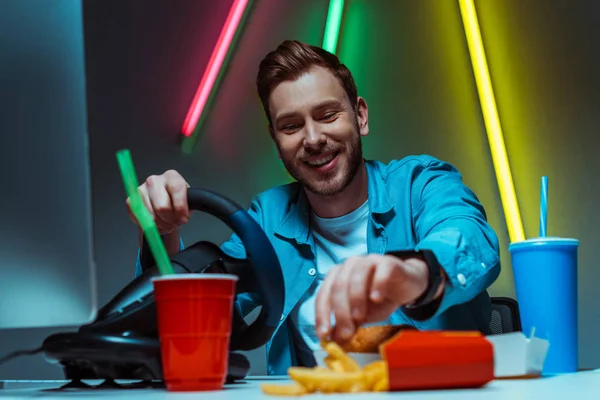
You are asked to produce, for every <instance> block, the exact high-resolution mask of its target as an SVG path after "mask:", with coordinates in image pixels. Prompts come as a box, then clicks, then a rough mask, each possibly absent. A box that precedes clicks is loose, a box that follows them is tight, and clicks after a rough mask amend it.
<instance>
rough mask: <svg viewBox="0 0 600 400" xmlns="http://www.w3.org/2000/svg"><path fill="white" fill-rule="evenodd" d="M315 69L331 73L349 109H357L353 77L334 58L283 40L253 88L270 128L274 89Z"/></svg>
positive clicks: (310, 46) (267, 56)
mask: <svg viewBox="0 0 600 400" xmlns="http://www.w3.org/2000/svg"><path fill="white" fill-rule="evenodd" d="M315 66H319V67H323V68H326V69H328V70H329V71H331V73H332V74H333V75H334V76H335V77H336V78H337V79H338V80H339V81H340V84H341V85H342V87H343V88H344V91H345V92H346V95H347V96H348V100H349V101H350V104H351V105H352V107H355V106H356V101H357V98H358V94H357V90H356V84H355V83H354V78H353V77H352V73H351V72H350V70H349V69H348V68H347V67H346V66H345V65H344V64H342V63H341V62H340V60H339V58H337V56H336V55H335V54H332V53H330V52H328V51H326V50H324V49H322V48H320V47H316V46H312V45H309V44H306V43H302V42H299V41H297V40H286V41H284V42H283V43H281V44H280V45H279V46H278V47H277V49H275V50H273V51H272V52H270V53H269V54H267V55H266V56H265V58H264V59H263V60H262V61H261V63H260V66H259V69H258V75H257V77H256V88H257V90H258V95H259V97H260V101H261V102H262V105H263V108H264V110H265V114H266V115H267V119H268V120H269V124H271V123H272V121H271V115H270V113H269V98H270V96H271V92H272V91H273V89H274V88H275V86H277V85H279V84H280V83H281V82H284V81H290V80H295V79H298V78H299V77H300V76H301V75H302V74H304V73H305V72H307V71H308V70H309V69H310V68H312V67H315Z"/></svg>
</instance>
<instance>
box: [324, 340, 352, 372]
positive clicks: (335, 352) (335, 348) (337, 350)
mask: <svg viewBox="0 0 600 400" xmlns="http://www.w3.org/2000/svg"><path fill="white" fill-rule="evenodd" d="M323 349H325V351H326V352H327V353H328V354H329V355H330V356H331V357H332V358H334V359H336V360H339V361H340V362H341V363H342V367H343V368H344V371H345V372H358V371H360V365H358V363H357V362H356V361H354V360H353V359H352V357H350V356H349V355H348V354H346V352H344V350H342V348H341V347H340V346H339V345H338V344H337V343H335V342H327V343H325V346H324V347H323Z"/></svg>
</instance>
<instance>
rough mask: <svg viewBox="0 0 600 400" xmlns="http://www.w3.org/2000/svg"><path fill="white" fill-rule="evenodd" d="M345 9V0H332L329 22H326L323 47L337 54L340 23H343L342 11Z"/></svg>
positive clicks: (328, 13) (330, 2) (328, 15)
mask: <svg viewBox="0 0 600 400" xmlns="http://www.w3.org/2000/svg"><path fill="white" fill-rule="evenodd" d="M343 11H344V0H330V1H329V11H328V12H327V22H326V23H325V35H324V36H323V48H324V49H325V50H327V51H328V52H330V53H333V54H335V51H336V48H337V43H338V37H339V34H340V25H341V24H342V12H343Z"/></svg>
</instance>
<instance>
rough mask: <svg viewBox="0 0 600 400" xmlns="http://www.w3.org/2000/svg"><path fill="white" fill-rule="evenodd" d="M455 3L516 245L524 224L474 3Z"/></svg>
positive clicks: (521, 234)
mask: <svg viewBox="0 0 600 400" xmlns="http://www.w3.org/2000/svg"><path fill="white" fill-rule="evenodd" d="M458 2H459V4H460V13H461V16H462V21H463V25H464V28H465V35H466V37H467V43H468V47H469V53H470V55H471V63H472V64H473V72H474V74H475V81H476V83H477V91H478V93H479V101H480V102H481V109H482V112H483V119H484V121H485V128H486V132H487V136H488V141H489V144H490V150H491V153H492V161H493V163H494V170H495V171H496V179H497V180H498V188H499V189H500V198H501V200H502V207H503V208H504V217H505V218H506V224H507V227H508V234H509V236H510V241H511V242H518V241H521V240H525V233H524V231H523V221H522V220H521V213H520V212H519V204H518V202H517V196H516V194H515V186H514V183H513V179H512V174H511V172H510V164H509V162H508V156H507V154H506V146H505V145H504V137H503V136H502V128H501V126H500V118H499V117H498V110H497V108H496V100H495V99H494V91H493V89H492V82H491V79H490V73H489V70H488V65H487V61H486V57H485V51H484V49H483V42H482V40H481V31H480V30H479V23H478V21H477V13H476V11H475V4H473V0H458Z"/></svg>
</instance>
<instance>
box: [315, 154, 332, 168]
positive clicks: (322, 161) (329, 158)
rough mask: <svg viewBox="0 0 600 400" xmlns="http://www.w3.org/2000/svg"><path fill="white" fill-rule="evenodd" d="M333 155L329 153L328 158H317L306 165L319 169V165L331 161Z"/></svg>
mask: <svg viewBox="0 0 600 400" xmlns="http://www.w3.org/2000/svg"><path fill="white" fill-rule="evenodd" d="M334 157H335V154H333V153H331V154H329V155H328V156H325V157H321V158H318V159H316V160H309V161H308V164H309V165H310V166H312V167H319V166H321V165H325V164H327V163H328V162H329V161H331V160H333V158H334Z"/></svg>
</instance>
